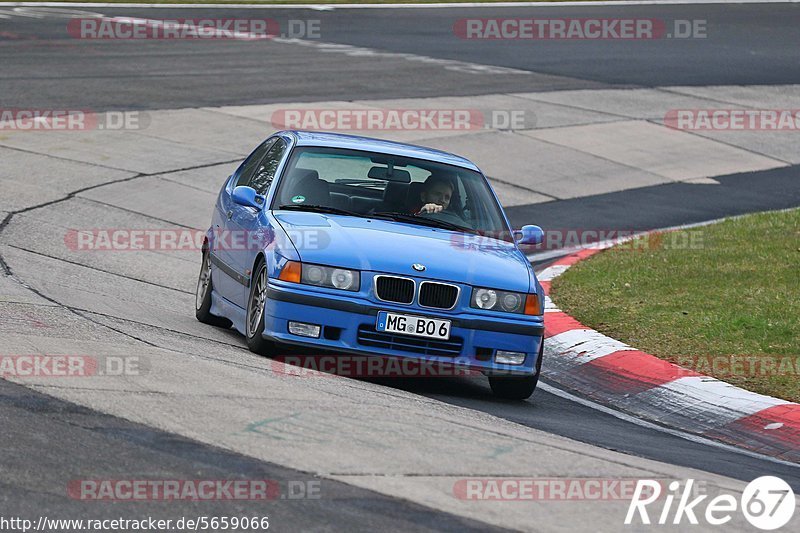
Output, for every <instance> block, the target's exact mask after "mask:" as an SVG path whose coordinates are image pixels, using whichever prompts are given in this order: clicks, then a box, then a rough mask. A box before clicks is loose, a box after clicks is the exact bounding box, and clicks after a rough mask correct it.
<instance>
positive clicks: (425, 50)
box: [0, 4, 800, 110]
mask: <svg viewBox="0 0 800 533" xmlns="http://www.w3.org/2000/svg"><path fill="white" fill-rule="evenodd" d="M90 11H95V12H99V13H102V14H104V15H108V16H136V17H150V18H181V17H183V18H203V17H224V18H237V17H241V18H257V17H264V18H272V19H275V20H276V21H278V22H279V23H280V24H281V30H282V31H284V32H286V31H288V28H287V21H288V20H290V19H296V20H309V19H311V20H319V21H320V28H321V32H320V37H321V38H320V39H319V40H320V41H323V42H326V43H340V44H349V45H355V46H359V47H366V48H370V49H374V50H380V51H388V52H396V53H411V54H417V55H423V56H430V57H436V58H440V59H453V60H460V61H469V62H474V63H478V64H485V65H495V66H502V67H509V68H514V69H520V70H524V71H528V72H530V73H531V74H528V75H518V74H505V75H502V74H501V75H476V74H466V73H460V72H454V71H449V70H443V69H442V68H440V67H432V66H428V65H425V64H420V63H418V62H409V61H396V60H395V61H387V60H384V59H375V58H363V57H362V58H358V59H357V60H354V59H353V58H351V57H347V56H343V55H340V54H309V53H308V51H307V50H305V49H303V48H302V47H291V46H276V45H275V44H274V43H270V42H222V41H217V42H213V41H211V42H203V43H197V42H174V41H172V42H158V41H148V42H142V41H135V42H133V41H128V42H123V41H86V40H83V41H81V40H77V39H73V38H71V37H70V36H69V35H68V34H67V30H66V21H65V20H64V19H54V18H44V19H34V18H27V17H13V18H10V19H7V20H0V28H2V29H3V34H2V35H0V58H1V59H2V64H3V67H4V68H3V71H2V72H1V73H0V81H1V82H2V84H3V91H2V94H0V105H2V106H4V107H8V106H28V107H36V106H42V107H55V106H64V105H69V106H84V107H89V108H91V109H95V110H105V109H163V108H181V107H199V106H206V105H226V104H251V103H267V102H287V101H314V100H331V99H334V98H342V99H354V100H358V99H367V98H381V99H385V98H397V97H423V96H441V95H452V96H459V95H474V94H490V93H503V92H515V91H517V92H522V91H525V92H530V91H545V90H559V89H580V88H601V87H610V86H614V87H651V86H667V85H669V86H674V85H754V84H755V85H760V84H787V83H798V82H800V64H798V62H797V50H796V47H794V46H790V45H788V43H792V42H795V40H796V39H797V27H798V25H800V6H798V5H796V4H776V5H769V6H768V5H764V4H755V5H747V4H745V5H678V6H626V7H616V6H609V7H595V8H592V7H581V8H579V11H577V12H579V13H580V16H582V17H603V16H606V17H614V16H621V15H624V16H626V17H649V18H655V19H662V20H664V21H667V22H670V21H673V20H676V19H681V20H695V19H698V20H706V21H707V37H706V38H697V39H656V40H642V41H627V42H622V41H614V40H607V41H597V40H587V41H537V42H534V43H531V42H527V41H507V40H506V41H486V40H465V39H460V38H457V37H456V36H454V33H453V25H454V23H455V22H456V21H457V20H458V19H461V18H469V17H508V18H512V17H525V16H528V17H530V16H531V13H533V11H531V10H530V9H525V8H503V9H491V8H488V9H465V8H458V9H424V10H419V9H411V10H379V9H367V10H347V9H336V10H334V11H311V10H278V9H276V10H272V9H270V10H264V11H259V12H254V11H253V10H236V9H191V10H174V9H167V8H165V9H158V10H142V9H133V8H96V9H90ZM258 13H260V14H258ZM535 13H536V16H539V17H554V18H557V17H569V16H570V14H573V16H574V13H576V8H569V7H553V8H550V7H548V8H537V9H536V10H535ZM198 44H199V46H198Z"/></svg>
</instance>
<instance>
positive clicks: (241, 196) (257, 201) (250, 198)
mask: <svg viewBox="0 0 800 533" xmlns="http://www.w3.org/2000/svg"><path fill="white" fill-rule="evenodd" d="M231 199H232V200H233V202H234V203H236V204H239V205H243V206H245V207H253V208H255V209H261V208H262V207H264V197H263V196H261V195H259V194H258V193H257V192H256V190H255V189H254V188H252V187H247V186H245V185H239V186H238V187H236V188H235V189H233V195H232V196H231Z"/></svg>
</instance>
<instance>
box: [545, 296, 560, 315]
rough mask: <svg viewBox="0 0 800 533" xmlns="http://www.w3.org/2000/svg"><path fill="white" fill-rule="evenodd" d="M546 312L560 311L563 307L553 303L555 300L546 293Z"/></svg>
mask: <svg viewBox="0 0 800 533" xmlns="http://www.w3.org/2000/svg"><path fill="white" fill-rule="evenodd" d="M544 312H545V313H560V312H561V309H559V308H558V307H556V304H554V303H553V300H552V299H551V298H550V297H549V296H547V295H545V297H544Z"/></svg>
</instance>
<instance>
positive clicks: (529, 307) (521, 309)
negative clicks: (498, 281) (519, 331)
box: [470, 288, 541, 315]
mask: <svg viewBox="0 0 800 533" xmlns="http://www.w3.org/2000/svg"><path fill="white" fill-rule="evenodd" d="M470 306H471V307H474V308H476V309H487V310H490V311H502V312H506V313H524V314H526V315H539V314H541V311H540V307H541V306H540V305H539V297H538V296H537V295H536V294H524V293H520V292H510V291H500V290H497V289H479V288H474V289H472V298H471V299H470Z"/></svg>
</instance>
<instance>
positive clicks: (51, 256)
mask: <svg viewBox="0 0 800 533" xmlns="http://www.w3.org/2000/svg"><path fill="white" fill-rule="evenodd" d="M6 246H8V247H9V248H14V249H15V250H22V251H23V252H28V253H29V254H33V255H38V256H40V257H46V258H48V259H53V260H55V261H60V262H62V263H67V264H70V265H75V266H78V267H82V268H88V269H89V270H94V271H96V272H102V273H103V274H108V275H110V276H116V277H118V278H123V279H128V280H131V281H138V282H139V283H144V284H146V285H152V286H154V287H159V288H161V289H167V290H170V291H175V292H180V293H183V294H194V293H192V292H191V291H185V290H183V289H176V288H175V287H170V286H169V285H162V284H160V283H155V282H153V281H146V280H143V279H139V278H134V277H131V276H126V275H125V274H120V273H118V272H112V271H110V270H105V269H102V268H98V267H95V266H91V265H85V264H83V263H78V262H77V261H70V260H69V259H64V258H63V257H56V256H54V255H50V254H46V253H44V252H37V251H36V250H30V249H28V248H23V247H21V246H17V245H15V244H6Z"/></svg>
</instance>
